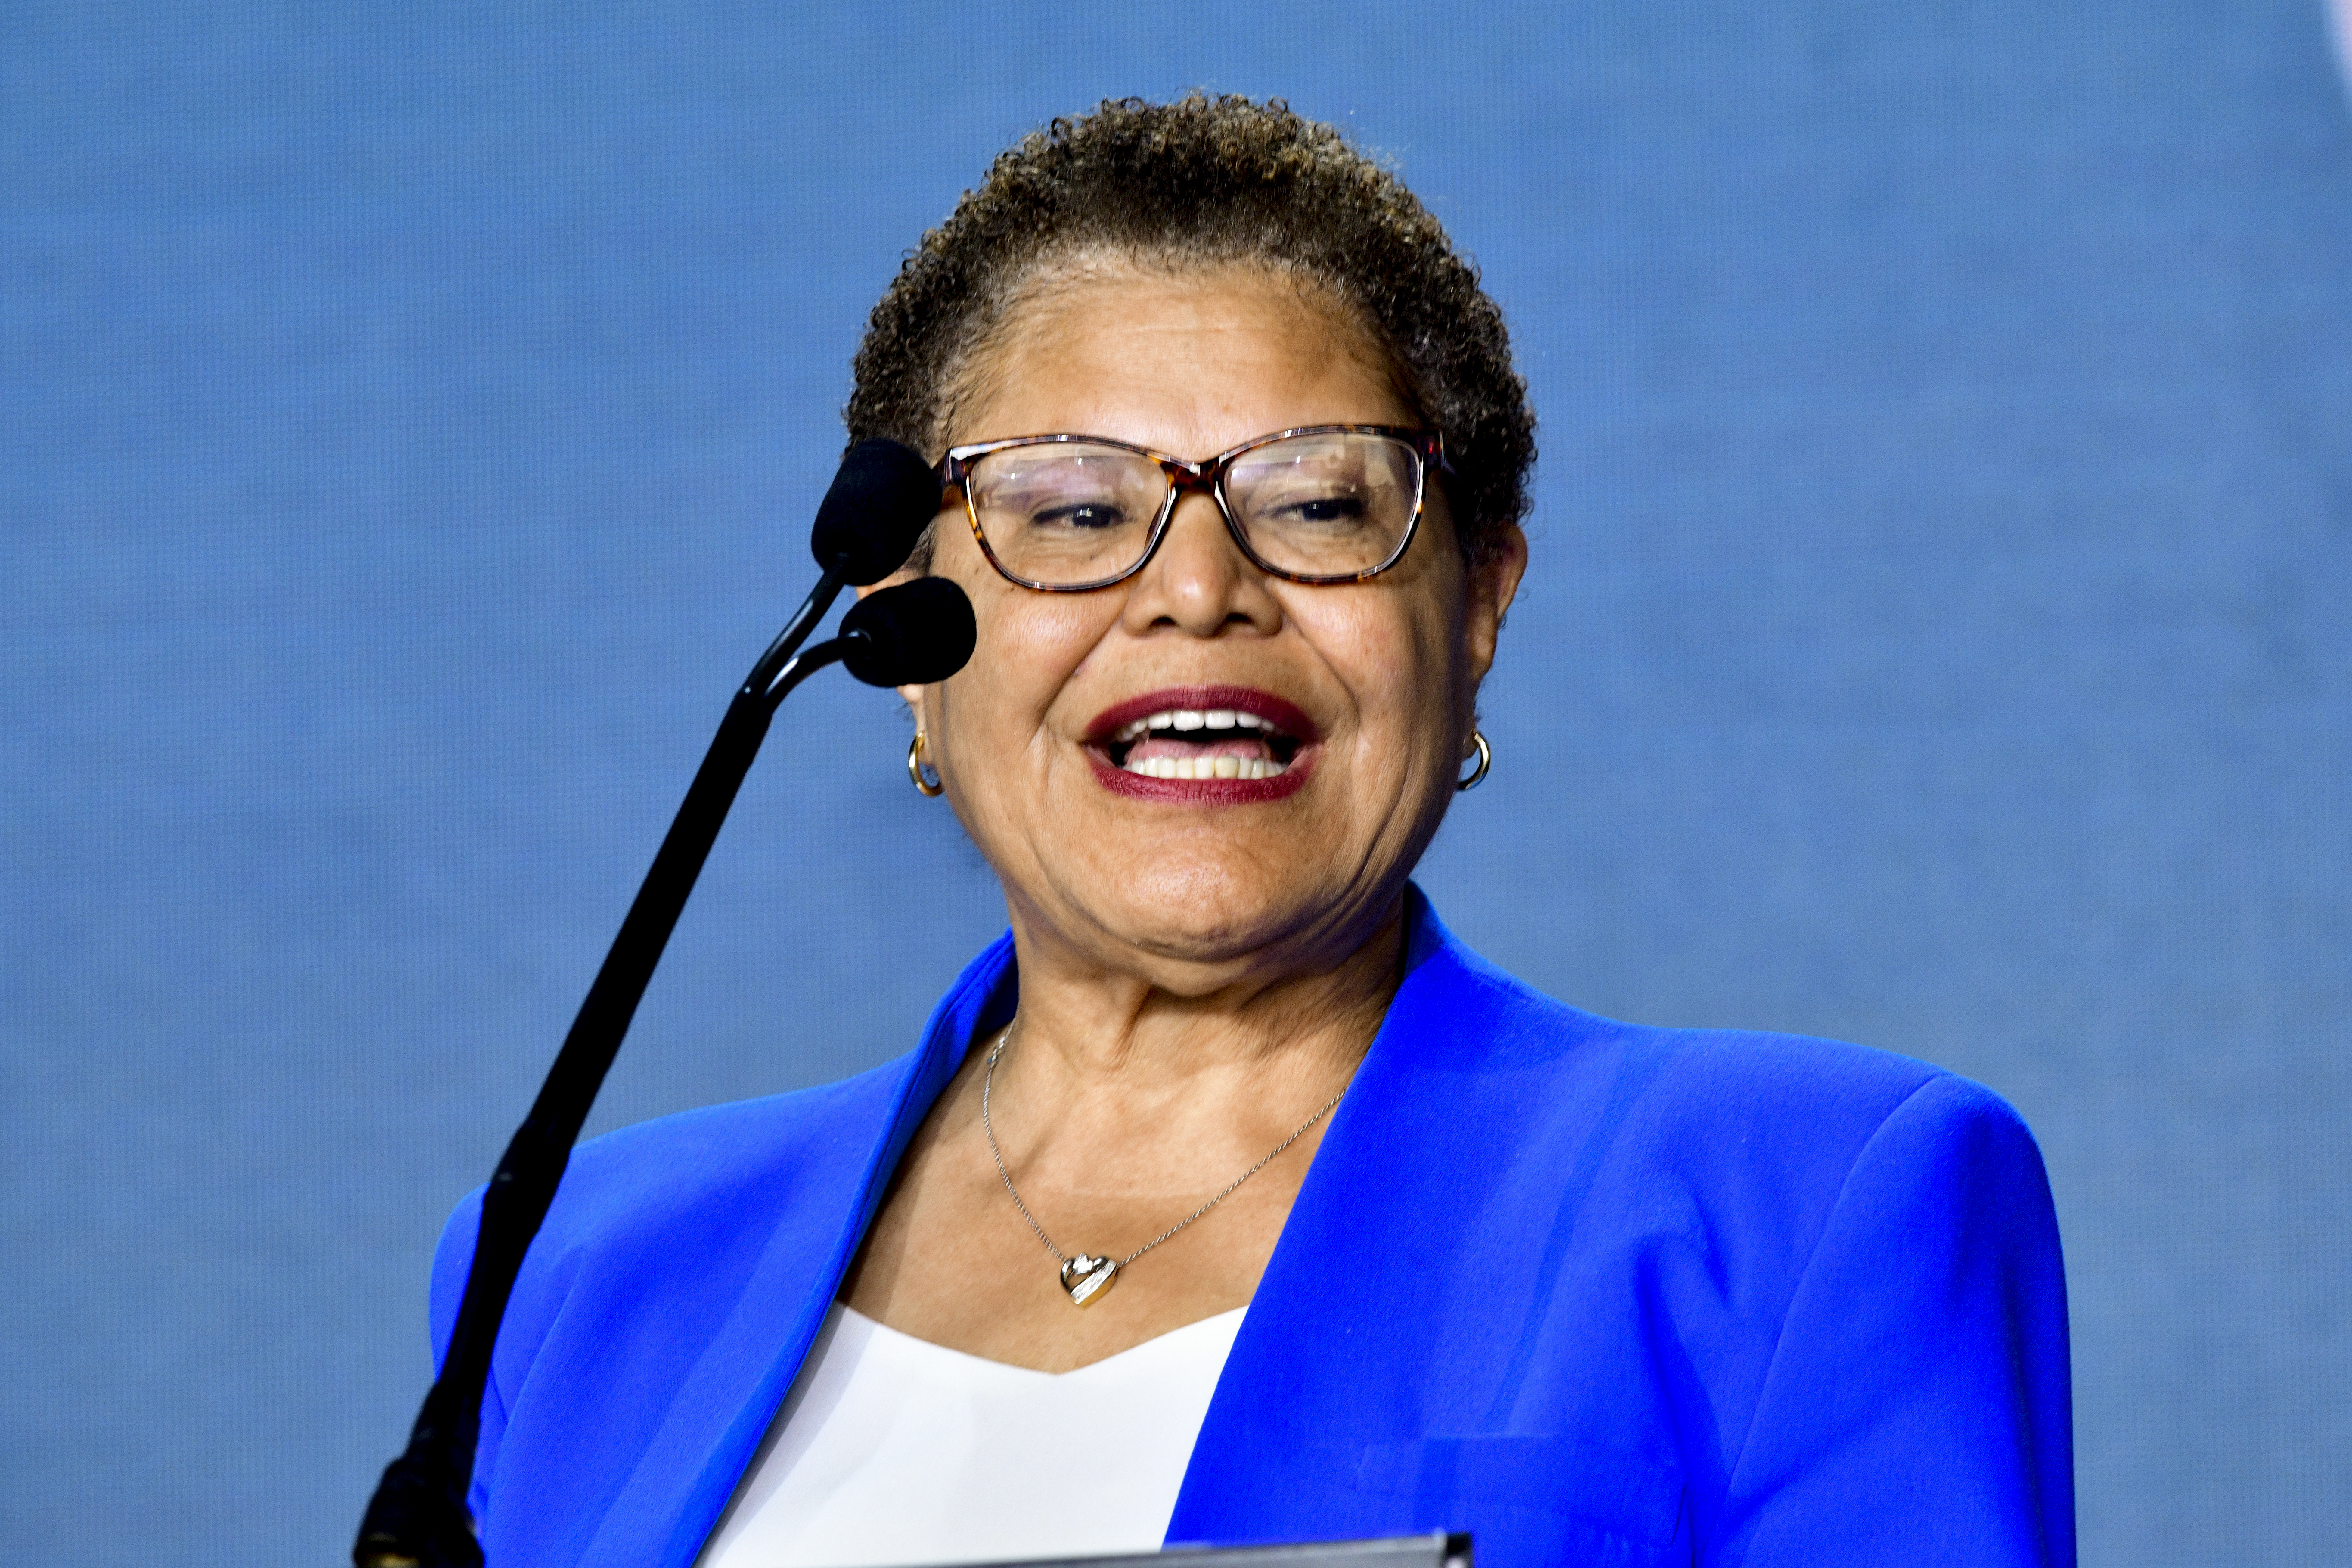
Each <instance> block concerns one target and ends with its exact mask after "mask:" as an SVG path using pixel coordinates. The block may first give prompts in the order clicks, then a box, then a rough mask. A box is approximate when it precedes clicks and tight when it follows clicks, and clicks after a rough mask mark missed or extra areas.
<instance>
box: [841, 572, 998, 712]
mask: <svg viewBox="0 0 2352 1568" xmlns="http://www.w3.org/2000/svg"><path fill="white" fill-rule="evenodd" d="M841 640H842V641H843V642H845V643H848V644H851V645H853V646H851V647H847V648H845V649H844V650H843V652H842V655H841V666H842V668H844V669H846V670H847V671H849V673H850V674H852V675H854V676H856V677H857V679H860V680H862V681H864V682H866V685H868V686H929V684H931V682H933V681H935V680H945V679H947V678H948V677H949V676H950V675H953V674H954V673H955V672H956V671H957V670H959V669H961V668H963V667H964V664H965V662H966V661H967V660H969V659H970V658H971V650H972V646H973V645H974V644H975V643H977V642H978V641H979V640H980V628H979V626H977V625H975V624H974V623H973V621H972V618H971V600H970V599H968V598H966V597H964V592H963V590H962V589H961V588H959V587H957V586H956V585H955V584H953V583H950V582H949V581H948V580H947V579H946V578H944V577H918V578H916V579H915V580H914V581H913V582H911V583H901V584H898V585H897V586H896V587H891V588H885V589H883V590H882V591H881V592H880V593H878V594H870V595H866V597H865V598H863V599H860V600H858V601H857V603H856V604H855V605H852V606H850V610H849V613H848V614H847V615H845V616H842V617H841Z"/></svg>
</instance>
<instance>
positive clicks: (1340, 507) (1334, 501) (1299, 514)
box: [1280, 495, 1366, 525]
mask: <svg viewBox="0 0 2352 1568" xmlns="http://www.w3.org/2000/svg"><path fill="white" fill-rule="evenodd" d="M1365 510H1366V509H1365V506H1364V500H1363V498H1362V497H1361V496H1354V495H1336V496H1309V497H1307V498H1306V499H1305V500H1295V501H1292V502H1290V503H1288V504H1287V505H1286V506H1284V507H1283V508H1282V509H1281V512H1280V515H1281V516H1283V517H1286V518H1289V519H1291V520H1293V521H1298V522H1315V523H1323V524H1327V525H1328V524H1331V523H1342V522H1360V521H1363V518H1364V512H1365Z"/></svg>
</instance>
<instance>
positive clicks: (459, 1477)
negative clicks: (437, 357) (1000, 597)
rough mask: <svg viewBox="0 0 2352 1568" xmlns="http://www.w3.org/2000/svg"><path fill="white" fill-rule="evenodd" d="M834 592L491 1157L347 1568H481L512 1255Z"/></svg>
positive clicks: (776, 677) (717, 770)
mask: <svg viewBox="0 0 2352 1568" xmlns="http://www.w3.org/2000/svg"><path fill="white" fill-rule="evenodd" d="M843 583H844V578H843V575H842V573H841V571H840V569H839V568H838V567H837V566H828V567H826V569H825V571H824V575H823V576H822V577H820V578H819V579H818V580H817V584H816V587H815V588H814V589H813V590H812V591H811V592H810V594H809V596H808V597H807V599H805V600H804V601H803V602H802V605H801V607H800V609H799V610H798V611H796V612H795V613H794V614H793V618H792V620H791V621H790V622H789V623H788V624H787V625H786V626H785V627H784V629H783V630H782V632H781V633H779V634H778V635H777V637H776V640H775V641H774V642H772V643H771V644H769V646H768V648H767V651H766V652H764V653H762V654H761V656H760V658H759V662H757V663H756V664H754V665H753V666H752V667H751V674H749V675H748V676H746V677H745V678H744V680H743V684H742V687H741V688H740V689H739V690H738V691H737V692H736V693H735V696H734V699H733V700H731V701H730V702H729V703H728V705H727V715H726V717H725V718H724V719H722V720H720V721H719V731H718V733H717V734H716V735H714V736H713V737H712V738H711V742H710V748H709V751H708V752H705V753H704V755H703V759H702V765H701V767H699V768H698V769H697V770H696V772H695V775H694V783H693V784H691V785H690V786H688V790H687V792H686V799H685V801H684V802H682V803H681V804H680V805H679V806H678V808H677V816H676V817H675V818H673V819H672V820H671V822H670V825H669V831H668V833H667V834H666V835H664V836H663V838H662V843H661V848H660V849H659V850H658V851H656V853H655V855H654V863H653V865H652V867H651V868H649V869H648V870H647V871H646V878H645V881H644V882H643V883H642V884H641V885H640V886H639V887H638V889H637V896H636V898H635V900H633V901H632V902H631V903H630V905H629V912H628V914H627V916H626V917H625V919H624V920H623V921H621V929H620V931H619V933H618V934H617V935H615V936H614V938H613V945H612V947H611V948H610V950H608V951H607V952H605V954H604V964H603V966H602V967H600V968H599V969H598V970H597V971H596V978H595V981H594V983H593V984H591V985H590V986H589V987H588V994H587V996H586V998H585V999H583V1001H582V1002H581V1004H580V1011H579V1013H578V1014H577V1015H576V1016H574V1017H573V1019H572V1029H571V1032H570V1033H569V1034H567V1035H566V1036H565V1037H564V1039H563V1048H562V1050H560V1051H559V1052H557V1053H556V1058H555V1064H554V1066H552V1067H551V1068H549V1069H548V1074H547V1079H546V1081H545V1082H544V1083H543V1084H541V1086H540V1090H539V1097H538V1098H537V1099H536V1100H533V1101H532V1102H531V1107H530V1115H528V1116H526V1117H525V1118H523V1122H522V1125H521V1126H520V1127H519V1128H518V1129H516V1131H515V1135H514V1138H513V1140H512V1141H511V1142H509V1143H508V1144H507V1148H506V1152H505V1153H504V1154H502V1155H500V1156H499V1165H498V1170H497V1172H496V1173H493V1174H492V1175H491V1177H490V1181H489V1185H488V1189H487V1190H486V1191H485V1192H484V1194H483V1195H482V1215H481V1224H480V1227H479V1229H478V1231H477V1232H476V1235H475V1238H474V1259H473V1265H472V1267H471V1268H470V1269H469V1270H468V1271H467V1277H466V1292H465V1296H464V1298H463V1299H462V1300H461V1301H460V1303H459V1305H458V1308H457V1326H456V1328H455V1329H454V1330H453V1331H452V1332H451V1334H450V1337H449V1348H448V1352H447V1353H446V1355H445V1356H444V1357H443V1358H442V1363H441V1373H440V1375H439V1376H438V1377H436V1378H435V1379H434V1382H433V1387H432V1390H431V1392H429V1393H428V1394H425V1405H424V1407H423V1408H422V1409H421V1410H420V1411H418V1413H417V1416H416V1424H415V1426H414V1427H412V1428H411V1429H410V1432H409V1438H408V1447H407V1449H406V1450H405V1451H404V1453H403V1454H402V1455H401V1457H400V1458H397V1459H394V1461H393V1462H392V1464H391V1465H390V1466H389V1467H388V1468H386V1469H385V1470H384V1473H383V1480H382V1481H381V1482H380V1483H378V1485H377V1487H376V1491H375V1496H374V1497H373V1499H371V1500H369V1503H368V1510H367V1513H366V1515H365V1516H364V1518H363V1519H362V1521H361V1524H360V1536H359V1541H358V1542H357V1544H355V1545H354V1546H353V1547H352V1562H353V1563H356V1564H357V1565H358V1568H478V1565H479V1564H480V1563H481V1561H482V1551H481V1547H480V1545H479V1544H478V1542H477V1541H476V1540H475V1537H474V1531H473V1527H472V1523H471V1521H470V1515H469V1514H468V1511H467V1507H466V1493H467V1489H468V1488H469V1487H470V1486H471V1485H472V1479H473V1468H474V1446H475V1443H476V1440H477V1439H478V1437H479V1436H480V1432H481V1423H482V1394H483V1390H484V1388H485V1387H486V1386H487V1385H488V1381H489V1375H490V1352H491V1350H492V1349H493V1347H494V1346H495V1345H496V1343H497V1341H498V1333H499V1323H500V1321H502V1320H503V1319H504V1318H505V1316H506V1309H507V1300H508V1298H509V1296H511V1295H512V1294H513V1292H514V1285H515V1279H516V1277H517V1275H519V1274H520V1272H521V1269H522V1260H523V1255H524V1254H525V1253H526V1252H527V1251H528V1250H529V1249H530V1243H531V1238H532V1237H536V1236H537V1235H538V1234H539V1227H540V1225H541V1222H542V1221H543V1220H545V1219H546V1217H547V1210H548V1206H549V1205H551V1204H552V1203H553V1202H554V1201H555V1189H556V1187H557V1185H558V1184H560V1183H561V1182H562V1180H563V1173H564V1170H565V1168H566V1167H567V1166H568V1165H569V1164H570V1163H571V1160H572V1144H573V1143H574V1142H577V1141H578V1140H579V1137H580V1129H581V1128H582V1126H583V1125H584V1124H585V1123H586V1121H587V1120H588V1111H589V1109H590V1108H591V1107H592V1106H593V1105H594V1104H595V1102H596V1092H597V1090H598V1089H601V1088H602V1087H603V1086H604V1075H605V1073H606V1072H607V1071H608V1070H609V1069H610V1068H611V1067H612V1065H613V1058H614V1056H615V1055H616V1054H617V1053H618V1052H619V1050H620V1048H621V1040H622V1037H624V1036H625V1035H626V1034H627V1033H628V1032H629V1023H630V1020H631V1019H633V1018H635V1016H636V1011H637V1004H638V1003H639V1002H640V1001H641V1000H642V999H643V998H644V996H645V994H646V984H648V983H649V982H650V981H651V980H652V979H653V974H654V967H655V965H656V964H658V963H660V962H661V956H662V951H663V949H664V948H665V947H667V945H668V942H669V938H670V932H671V931H674V930H676V929H677V918H678V915H679V913H680V912H681V911H682V910H684V909H685V908H686V900H687V899H688V896H689V895H691V894H692V893H693V891H694V884H695V880H696V879H697V878H698V877H699V876H700V875H701V872H702V866H703V862H704V861H705V860H706V859H708V858H709V854H710V847H711V846H712V845H713V844H714V843H716V842H717V841H718V837H719V827H720V826H721V825H723V824H724V823H725V822H726V820H727V813H728V811H729V809H730V807H732V806H733V805H734V804H735V795H736V792H737V791H738V790H740V788H741V787H742V784H743V779H744V776H745V775H746V774H747V773H750V772H751V762H752V759H753V758H754V757H756V756H758V755H759V752H760V743H761V741H763V740H764V739H766V737H767V733H768V725H769V723H770V721H772V719H773V718H774V717H775V712H776V708H777V705H778V704H780V703H782V701H783V700H784V699H785V698H786V697H788V696H790V695H791V694H792V691H793V688H794V687H796V686H798V685H799V684H800V683H801V682H802V681H803V680H805V679H808V678H809V677H810V676H812V675H814V674H815V673H816V672H817V671H818V670H820V669H822V668H824V667H825V666H826V665H828V664H832V663H835V662H836V661H837V660H839V659H840V658H842V657H843V656H844V655H845V654H847V653H849V652H851V651H852V650H853V648H855V647H856V646H857V645H858V644H860V643H863V642H866V640H867V639H866V637H864V635H863V634H861V633H859V632H856V631H852V632H850V633H848V634H846V635H845V636H843V637H835V638H832V639H831V640H829V641H826V642H823V643H819V644H818V645H817V646H816V647H813V648H810V649H809V650H808V651H807V652H806V653H801V652H800V651H799V649H800V647H801V644H802V643H803V642H805V641H806V640H807V639H808V636H809V634H810V633H811V632H812V631H814V629H815V628H816V626H817V624H818V623H819V622H820V621H822V620H823V619H824V614H825V612H826V611H827V610H828V609H830V608H831V607H832V605H833V601H834V599H835V597H836V596H837V595H839V594H840V592H841V589H842V586H843Z"/></svg>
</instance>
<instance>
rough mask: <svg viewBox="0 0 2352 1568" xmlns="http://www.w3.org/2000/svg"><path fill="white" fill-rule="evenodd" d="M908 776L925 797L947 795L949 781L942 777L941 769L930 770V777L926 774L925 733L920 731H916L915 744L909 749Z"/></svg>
mask: <svg viewBox="0 0 2352 1568" xmlns="http://www.w3.org/2000/svg"><path fill="white" fill-rule="evenodd" d="M907 776H908V778H910V779H912V780H914V781H915V787H916V788H917V789H919V790H921V791H922V792H923V793H924V794H925V795H945V794H946V793H947V787H948V785H947V781H946V780H945V779H943V778H941V777H940V770H939V769H937V768H932V769H930V770H929V773H928V775H927V774H926V773H925V770H924V768H923V732H922V731H920V730H917V731H915V739H914V742H913V743H912V744H911V745H909V746H908V748H907Z"/></svg>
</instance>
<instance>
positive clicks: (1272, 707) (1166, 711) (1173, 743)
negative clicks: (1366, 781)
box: [1086, 686, 1322, 805]
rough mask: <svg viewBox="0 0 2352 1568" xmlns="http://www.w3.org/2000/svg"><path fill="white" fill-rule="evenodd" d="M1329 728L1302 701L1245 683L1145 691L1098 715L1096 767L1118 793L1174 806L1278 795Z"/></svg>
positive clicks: (1092, 748)
mask: <svg viewBox="0 0 2352 1568" xmlns="http://www.w3.org/2000/svg"><path fill="white" fill-rule="evenodd" d="M1321 739H1322V736H1321V733H1320V731H1318V729H1317V728H1316V725H1315V721H1313V720H1312V719H1309V718H1308V717H1307V715H1306V713H1305V712H1303V711H1301V710H1300V709H1299V708H1298V707H1297V704H1295V703H1292V702H1287V701H1285V700H1283V699H1281V698H1279V697H1276V695H1274V693H1272V692H1270V691H1264V690H1260V689H1257V688H1255V687H1247V686H1181V687H1165V688H1162V689H1160V690H1157V691H1147V692H1145V693H1143V694H1142V695H1140V696H1137V697H1130V698H1129V699H1127V700H1125V701H1122V702H1119V703H1116V704H1114V705H1113V706H1111V707H1109V708H1107V709H1105V710H1103V711H1102V712H1101V713H1099V714H1097V715H1096V717H1095V721H1094V722H1093V723H1092V724H1091V725H1089V726H1088V727H1087V741H1086V747H1087V757H1088V759H1089V760H1090V761H1091V762H1092V763H1094V769H1095V776H1096V777H1097V779H1098V780H1100V781H1101V783H1102V785H1103V787H1104V788H1106V789H1108V790H1110V791H1112V792H1113V793H1114V794H1118V795H1128V796H1129V797H1131V798H1135V799H1139V800H1156V801H1165V802H1168V803H1170V804H1171V805H1176V804H1181V805H1245V804H1248V803H1251V802H1256V801H1272V800H1280V799H1282V798H1283V797H1285V796H1286V795H1291V794H1293V793H1295V792H1296V791H1297V789H1298V787H1299V786H1300V785H1301V784H1305V783H1306V782H1307V774H1308V773H1311V772H1312V771H1313V768H1314V763H1315V759H1316V756H1317V755H1318V749H1319V748H1318V742H1320V741H1321Z"/></svg>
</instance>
